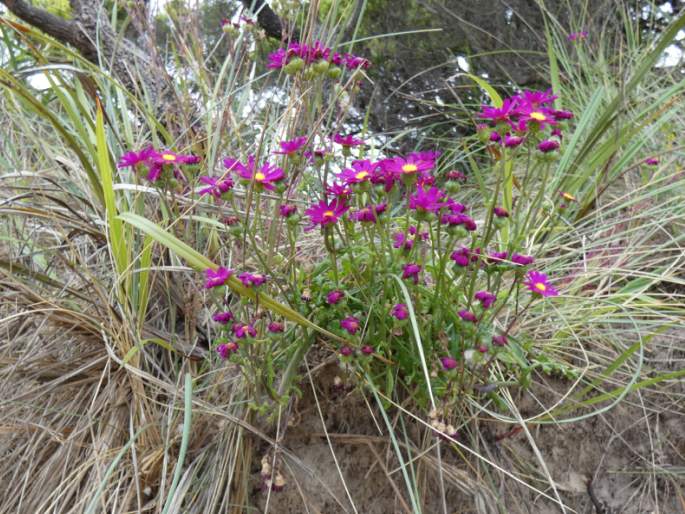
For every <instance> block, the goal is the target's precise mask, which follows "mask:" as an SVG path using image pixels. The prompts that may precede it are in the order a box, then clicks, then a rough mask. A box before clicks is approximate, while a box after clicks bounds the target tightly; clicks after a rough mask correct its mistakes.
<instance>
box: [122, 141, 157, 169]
mask: <svg viewBox="0 0 685 514" xmlns="http://www.w3.org/2000/svg"><path fill="white" fill-rule="evenodd" d="M156 153H157V152H155V149H154V148H152V147H151V146H148V147H147V148H143V149H142V150H141V151H140V152H126V153H125V154H124V155H122V156H121V158H120V159H119V162H118V163H117V168H129V167H134V166H136V165H137V164H146V165H149V164H150V163H151V161H152V157H153V156H154V155H155V154H156Z"/></svg>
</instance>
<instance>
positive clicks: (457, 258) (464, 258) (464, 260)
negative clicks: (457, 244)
mask: <svg viewBox="0 0 685 514" xmlns="http://www.w3.org/2000/svg"><path fill="white" fill-rule="evenodd" d="M470 256H471V252H470V250H469V249H468V248H466V247H465V246H462V247H461V248H460V249H459V250H455V251H454V252H452V255H450V259H452V260H453V261H454V263H455V264H456V265H457V266H461V267H462V268H464V267H466V266H468V265H469V262H470V261H471V259H470Z"/></svg>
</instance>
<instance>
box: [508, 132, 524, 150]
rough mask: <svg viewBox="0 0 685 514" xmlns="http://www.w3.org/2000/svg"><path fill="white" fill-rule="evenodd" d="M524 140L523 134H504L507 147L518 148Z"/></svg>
mask: <svg viewBox="0 0 685 514" xmlns="http://www.w3.org/2000/svg"><path fill="white" fill-rule="evenodd" d="M523 141H524V138H523V137H521V136H512V135H510V134H506V135H505V136H504V146H506V147H507V148H516V147H517V146H519V145H521V144H522V143H523Z"/></svg>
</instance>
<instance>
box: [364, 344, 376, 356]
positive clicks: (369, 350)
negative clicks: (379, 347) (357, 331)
mask: <svg viewBox="0 0 685 514" xmlns="http://www.w3.org/2000/svg"><path fill="white" fill-rule="evenodd" d="M362 353H363V354H364V355H373V346H370V345H368V344H365V345H364V346H362Z"/></svg>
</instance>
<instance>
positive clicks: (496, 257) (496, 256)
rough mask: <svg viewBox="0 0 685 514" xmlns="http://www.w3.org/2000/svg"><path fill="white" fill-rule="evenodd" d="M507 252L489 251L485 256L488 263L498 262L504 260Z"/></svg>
mask: <svg viewBox="0 0 685 514" xmlns="http://www.w3.org/2000/svg"><path fill="white" fill-rule="evenodd" d="M507 257H509V254H508V253H507V252H490V253H489V254H488V257H487V259H486V260H487V262H488V264H499V263H500V262H502V261H506V260H507Z"/></svg>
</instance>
